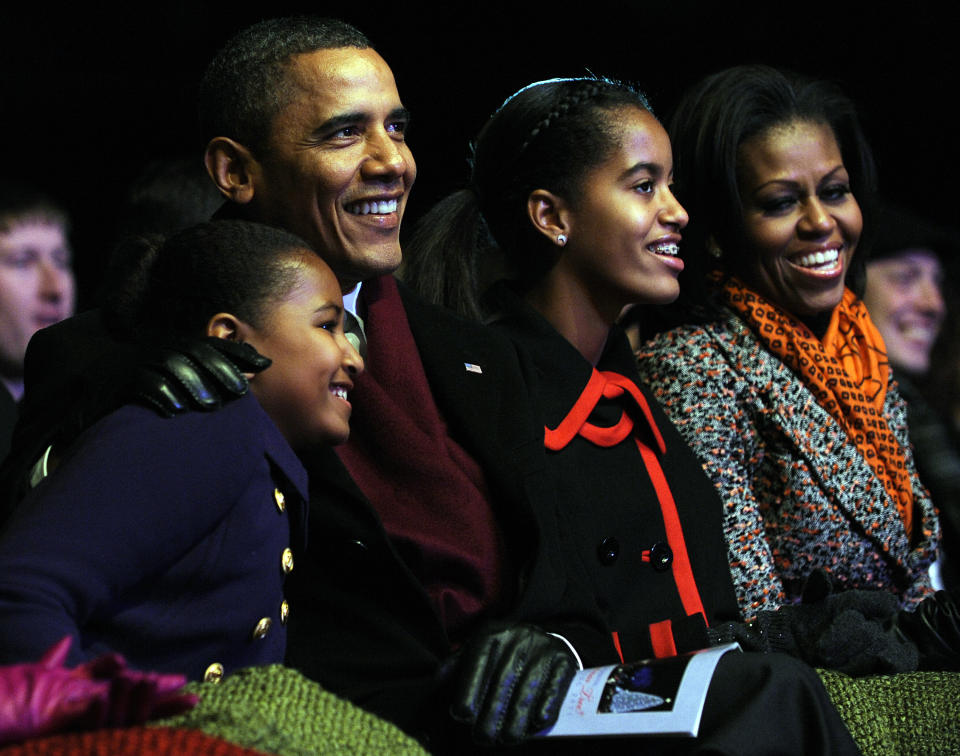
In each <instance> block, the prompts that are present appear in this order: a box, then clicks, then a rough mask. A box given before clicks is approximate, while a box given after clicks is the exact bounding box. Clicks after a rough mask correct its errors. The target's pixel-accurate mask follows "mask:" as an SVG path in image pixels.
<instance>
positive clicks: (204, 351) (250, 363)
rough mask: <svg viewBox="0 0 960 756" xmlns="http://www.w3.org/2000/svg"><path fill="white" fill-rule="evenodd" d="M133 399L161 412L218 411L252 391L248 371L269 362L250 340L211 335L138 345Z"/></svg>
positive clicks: (262, 367)
mask: <svg viewBox="0 0 960 756" xmlns="http://www.w3.org/2000/svg"><path fill="white" fill-rule="evenodd" d="M140 351H141V355H142V358H141V359H142V361H141V363H140V364H139V365H138V366H137V368H136V370H135V371H134V377H133V381H132V383H131V386H130V391H131V394H132V398H134V399H136V400H137V401H140V402H143V403H145V404H147V405H149V406H150V407H152V408H153V409H155V410H156V411H157V412H159V413H160V414H161V415H164V416H166V417H172V416H173V415H177V414H180V413H182V412H187V411H189V410H215V409H217V408H219V407H220V406H221V405H222V404H223V402H224V401H228V400H230V399H235V398H237V397H240V396H243V395H244V394H246V393H247V390H248V389H249V386H250V384H249V382H248V381H247V378H246V377H245V376H244V373H259V372H260V371H261V370H264V369H265V368H267V367H269V365H270V360H269V359H268V358H266V357H264V356H263V355H261V354H260V353H259V352H257V350H256V349H254V348H253V347H252V346H250V345H249V344H244V343H238V342H235V341H227V340H225V339H216V338H212V337H204V338H195V339H181V340H179V341H178V342H176V343H174V344H171V345H167V346H147V345H142V346H141V347H140Z"/></svg>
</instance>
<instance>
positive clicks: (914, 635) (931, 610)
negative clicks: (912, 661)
mask: <svg viewBox="0 0 960 756" xmlns="http://www.w3.org/2000/svg"><path fill="white" fill-rule="evenodd" d="M897 625H898V629H899V630H900V632H902V633H903V634H904V635H905V636H906V637H907V638H909V639H910V640H911V641H913V643H915V644H916V646H917V648H918V649H919V651H920V669H928V670H942V669H960V607H957V603H956V601H955V600H954V597H953V596H952V595H951V594H950V593H947V592H946V591H937V592H936V593H935V594H934V595H933V596H928V597H927V598H925V599H924V600H923V601H921V602H920V604H919V606H917V608H916V609H915V610H914V611H912V612H908V611H902V612H900V614H899V615H898V616H897Z"/></svg>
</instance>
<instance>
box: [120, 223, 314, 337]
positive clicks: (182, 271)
mask: <svg viewBox="0 0 960 756" xmlns="http://www.w3.org/2000/svg"><path fill="white" fill-rule="evenodd" d="M303 249H307V250H309V249H310V248H309V246H308V245H307V243H306V242H304V241H303V240H302V239H300V238H299V237H298V236H295V235H294V234H291V233H289V232H287V231H283V230H281V229H278V228H273V227H271V226H264V225H262V224H259V223H251V222H249V221H241V220H222V221H211V222H208V223H201V224H199V225H196V226H191V227H190V228H187V229H185V230H183V231H179V232H177V233H175V234H173V235H172V236H170V237H168V238H167V239H165V240H163V239H161V238H160V237H136V238H131V239H128V240H127V241H126V242H125V243H124V244H122V245H121V246H120V247H119V248H118V249H117V251H116V252H115V253H114V258H113V262H112V264H111V266H110V270H109V271H108V273H107V279H108V285H107V287H106V291H107V294H106V295H105V297H104V308H103V310H104V317H105V320H106V321H107V323H108V324H109V325H110V327H111V328H112V329H114V330H116V331H118V332H119V333H122V334H126V335H139V336H141V337H146V338H151V337H156V338H164V337H171V336H197V335H203V332H204V330H205V328H206V325H207V323H208V321H209V320H210V318H211V317H213V316H214V315H216V314H217V313H219V312H229V313H231V314H233V315H236V316H237V317H238V318H240V319H241V320H243V321H245V322H247V323H249V324H250V325H252V326H254V327H258V326H260V325H261V324H262V321H263V315H264V308H265V305H266V304H267V303H268V302H271V301H274V300H276V299H277V298H278V297H281V296H283V294H284V293H285V292H287V291H289V290H290V288H291V287H292V286H294V284H295V283H296V281H297V270H298V267H299V266H298V264H297V262H296V261H295V260H294V259H292V258H291V255H290V253H291V252H296V251H298V250H303Z"/></svg>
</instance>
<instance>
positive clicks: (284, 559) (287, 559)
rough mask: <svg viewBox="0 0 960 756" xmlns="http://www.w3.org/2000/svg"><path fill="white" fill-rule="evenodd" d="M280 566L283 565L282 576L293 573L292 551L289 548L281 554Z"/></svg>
mask: <svg viewBox="0 0 960 756" xmlns="http://www.w3.org/2000/svg"><path fill="white" fill-rule="evenodd" d="M280 564H282V565H283V574H284V575H287V574H289V573H291V572H293V551H291V550H290V548H289V547H288V548H285V549H284V550H283V554H282V555H281V556H280Z"/></svg>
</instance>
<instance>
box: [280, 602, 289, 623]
mask: <svg viewBox="0 0 960 756" xmlns="http://www.w3.org/2000/svg"><path fill="white" fill-rule="evenodd" d="M288 619H290V603H289V602H288V601H287V600H286V599H284V600H283V601H282V602H280V624H281V625H286V624H287V620H288Z"/></svg>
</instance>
